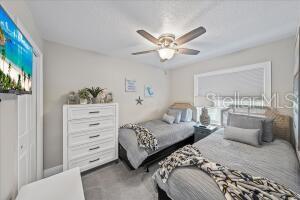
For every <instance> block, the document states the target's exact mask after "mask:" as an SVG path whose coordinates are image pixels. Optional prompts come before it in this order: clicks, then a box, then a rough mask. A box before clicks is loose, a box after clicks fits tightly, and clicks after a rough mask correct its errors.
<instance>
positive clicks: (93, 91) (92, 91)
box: [87, 87, 104, 103]
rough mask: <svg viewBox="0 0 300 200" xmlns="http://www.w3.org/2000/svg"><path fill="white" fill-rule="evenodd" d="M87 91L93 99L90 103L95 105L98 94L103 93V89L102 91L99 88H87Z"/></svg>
mask: <svg viewBox="0 0 300 200" xmlns="http://www.w3.org/2000/svg"><path fill="white" fill-rule="evenodd" d="M87 90H88V92H89V93H90V94H91V95H92V97H93V98H92V102H93V103H97V97H98V95H99V94H100V93H102V92H103V90H104V89H102V88H100V87H91V88H87Z"/></svg>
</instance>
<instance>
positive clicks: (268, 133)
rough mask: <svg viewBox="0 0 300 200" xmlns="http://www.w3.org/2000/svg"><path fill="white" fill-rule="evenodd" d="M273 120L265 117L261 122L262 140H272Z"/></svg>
mask: <svg viewBox="0 0 300 200" xmlns="http://www.w3.org/2000/svg"><path fill="white" fill-rule="evenodd" d="M273 121H274V119H270V118H267V119H265V121H264V124H263V128H264V129H263V133H262V140H263V141H264V142H273V139H274V136H273Z"/></svg>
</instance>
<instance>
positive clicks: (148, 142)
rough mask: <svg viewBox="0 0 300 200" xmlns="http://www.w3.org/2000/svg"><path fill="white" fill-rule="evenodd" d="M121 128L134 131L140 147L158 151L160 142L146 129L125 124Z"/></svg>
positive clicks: (136, 125)
mask: <svg viewBox="0 0 300 200" xmlns="http://www.w3.org/2000/svg"><path fill="white" fill-rule="evenodd" d="M120 128H127V129H132V130H134V132H135V134H136V137H137V142H138V145H139V147H141V148H145V149H150V150H152V151H154V150H157V149H158V141H157V139H156V138H155V137H154V135H153V134H152V133H151V132H150V131H149V130H148V129H147V128H145V127H143V126H141V125H138V124H125V125H123V126H121V127H120Z"/></svg>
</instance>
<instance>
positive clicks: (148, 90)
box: [144, 85, 154, 97]
mask: <svg viewBox="0 0 300 200" xmlns="http://www.w3.org/2000/svg"><path fill="white" fill-rule="evenodd" d="M144 91H145V97H153V96H154V91H153V87H152V85H145V88H144Z"/></svg>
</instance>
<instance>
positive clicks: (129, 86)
mask: <svg viewBox="0 0 300 200" xmlns="http://www.w3.org/2000/svg"><path fill="white" fill-rule="evenodd" d="M125 92H136V81H135V80H129V79H125Z"/></svg>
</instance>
